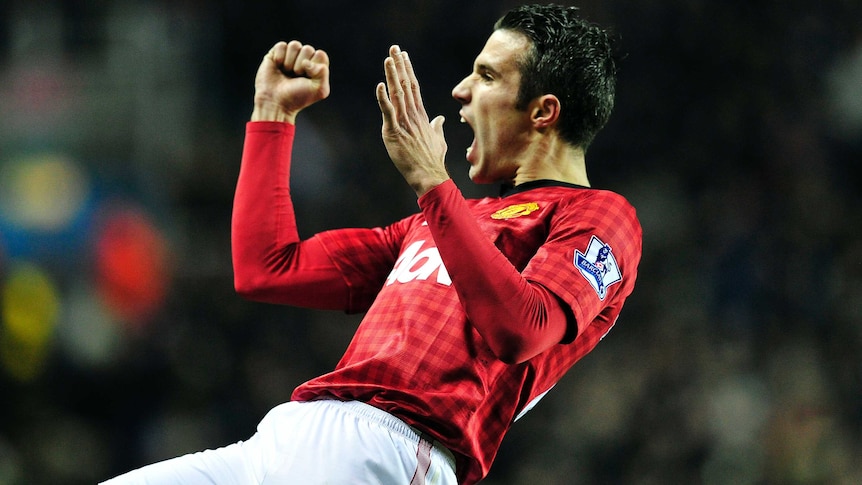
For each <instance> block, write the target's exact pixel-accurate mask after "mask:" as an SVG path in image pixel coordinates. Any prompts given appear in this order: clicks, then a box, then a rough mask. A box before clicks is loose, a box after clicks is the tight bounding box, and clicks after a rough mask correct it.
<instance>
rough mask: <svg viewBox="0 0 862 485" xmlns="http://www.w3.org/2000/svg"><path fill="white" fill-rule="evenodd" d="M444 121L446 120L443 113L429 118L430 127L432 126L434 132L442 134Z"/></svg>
mask: <svg viewBox="0 0 862 485" xmlns="http://www.w3.org/2000/svg"><path fill="white" fill-rule="evenodd" d="M444 122H446V118H445V117H444V116H443V115H439V116H437V117H436V118H434V119H433V120H431V128H433V129H434V131H435V132H437V133H439V134H440V135H442V134H443V123H444Z"/></svg>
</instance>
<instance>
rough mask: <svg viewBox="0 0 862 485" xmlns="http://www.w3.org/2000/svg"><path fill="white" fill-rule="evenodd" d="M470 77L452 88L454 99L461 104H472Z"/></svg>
mask: <svg viewBox="0 0 862 485" xmlns="http://www.w3.org/2000/svg"><path fill="white" fill-rule="evenodd" d="M469 80H470V76H467V77H465V78H464V79H462V80H461V82H459V83H458V84H456V85H455V87H454V88H452V97H453V98H455V100H457V101H458V102H459V103H461V104H467V103H468V102H470V86H469V82H470V81H469Z"/></svg>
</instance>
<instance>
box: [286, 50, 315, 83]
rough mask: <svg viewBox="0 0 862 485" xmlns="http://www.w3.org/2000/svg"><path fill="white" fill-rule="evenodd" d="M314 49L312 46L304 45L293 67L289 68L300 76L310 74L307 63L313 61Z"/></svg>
mask: <svg viewBox="0 0 862 485" xmlns="http://www.w3.org/2000/svg"><path fill="white" fill-rule="evenodd" d="M314 52H315V51H314V47H312V46H310V45H304V46H302V47H300V48H299V52H298V53H297V54H296V60H295V61H294V62H293V66H289V68H290V70H292V71H293V72H294V73H296V74H297V75H299V76H305V75H307V74H308V73H307V72H306V70H305V68H306V63H307V62H310V61H311V58H312V56H314Z"/></svg>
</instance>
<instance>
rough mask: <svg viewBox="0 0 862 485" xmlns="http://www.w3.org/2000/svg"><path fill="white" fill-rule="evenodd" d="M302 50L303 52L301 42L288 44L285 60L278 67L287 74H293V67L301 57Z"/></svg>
mask: <svg viewBox="0 0 862 485" xmlns="http://www.w3.org/2000/svg"><path fill="white" fill-rule="evenodd" d="M300 50H302V43H301V42H299V41H298V40H292V41H290V42H288V43H287V49H286V50H285V54H284V60H283V61H282V63H281V64H280V65H279V66H278V67H279V68H280V69H282V70H283V71H285V72H293V66H294V65H295V64H296V58H297V56H298V55H299V51H300Z"/></svg>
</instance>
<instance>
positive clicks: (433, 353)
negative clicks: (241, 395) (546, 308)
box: [233, 123, 641, 483]
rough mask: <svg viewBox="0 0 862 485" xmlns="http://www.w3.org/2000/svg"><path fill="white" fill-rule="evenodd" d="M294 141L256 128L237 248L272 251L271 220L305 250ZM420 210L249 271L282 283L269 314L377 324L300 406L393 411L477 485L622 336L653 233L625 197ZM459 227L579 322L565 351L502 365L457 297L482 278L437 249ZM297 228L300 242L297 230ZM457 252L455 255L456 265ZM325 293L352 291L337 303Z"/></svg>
mask: <svg viewBox="0 0 862 485" xmlns="http://www.w3.org/2000/svg"><path fill="white" fill-rule="evenodd" d="M292 136H293V128H292V126H290V125H283V124H275V123H250V124H249V126H248V129H247V137H246V145H245V149H244V150H245V151H244V155H243V168H242V170H241V175H240V182H239V183H238V188H237V202H236V203H235V204H236V205H235V213H234V234H233V240H234V244H235V245H236V244H244V243H243V242H242V240H243V239H245V240H246V241H248V239H247V238H249V237H254V238H260V237H269V236H268V235H267V234H268V232H267V231H268V229H266V227H267V226H266V225H264V226H261V225H260V224H250V223H244V222H242V219H244V218H247V217H255V218H257V217H262V216H263V217H266V218H268V219H270V220H272V221H273V222H272V224H271V226H270V227H271V229H270V230H271V232H272V233H273V234H274V235H275V236H276V237H274V238H273V239H274V240H275V241H276V242H274V244H276V245H278V244H294V243H296V241H291V239H295V238H296V236H294V235H292V234H293V233H295V220H294V219H293V215H292V204H291V203H290V201H289V190H288V189H287V183H288V182H287V180H288V170H287V167H288V166H289V161H290V160H289V159H290V143H291V142H292ZM252 171H254V172H265V173H267V174H269V176H268V177H263V176H253V175H251V172H252ZM273 174H278V175H277V176H273ZM244 177H245V179H244ZM262 185H263V187H262ZM243 187H245V189H243ZM267 193H271V194H273V195H272V198H269V197H267V196H266V195H265V194H267ZM261 194H264V195H263V196H261ZM246 199H254V200H246ZM419 202H420V207H421V208H422V212H420V213H418V214H416V215H413V216H411V217H407V218H405V219H403V220H401V221H398V222H396V223H394V224H392V225H390V226H387V227H383V228H372V229H338V230H333V231H327V232H323V233H320V234H317V235H315V236H314V237H312V238H310V239H309V240H308V241H303V242H302V243H299V244H298V247H304V248H306V249H307V250H306V249H303V250H295V251H291V255H290V257H291V258H295V259H291V262H290V264H283V263H281V262H279V261H277V260H276V261H273V256H266V257H265V258H263V257H262V258H261V259H267V261H266V262H265V264H261V265H260V267H258V268H252V269H249V268H239V270H242V271H255V272H258V273H260V274H259V275H256V277H257V278H259V279H263V280H266V279H270V280H272V282H271V287H272V292H271V295H270V296H269V297H268V298H267V299H268V300H270V301H279V302H282V303H290V304H299V305H306V306H314V307H320V308H341V309H343V310H345V311H352V312H366V313H365V316H364V318H363V319H362V322H361V323H360V325H359V327H358V329H357V331H356V334H355V336H354V338H353V340H352V341H351V343H350V345H349V346H348V348H347V350H346V352H345V354H344V356H343V358H342V359H341V361H340V362H339V363H338V365H337V366H336V368H335V370H333V371H332V372H330V373H328V374H325V375H323V376H320V377H318V378H315V379H312V380H310V381H308V382H306V383H304V384H302V385H300V386H299V387H298V388H297V389H296V390H295V391H294V393H293V399H295V400H312V399H320V398H335V399H341V400H359V401H363V402H366V403H369V404H371V405H373V406H376V407H378V408H380V409H383V410H386V411H388V412H390V413H391V414H393V415H395V416H397V417H398V418H400V419H402V420H404V421H405V422H407V423H408V424H410V425H411V426H413V427H415V428H417V429H419V430H421V431H423V432H426V433H428V434H429V435H431V436H433V437H434V438H436V439H437V440H439V441H440V442H441V443H443V444H444V445H445V446H446V447H448V448H449V449H450V450H451V451H452V452H453V453H455V455H456V457H457V459H458V469H457V474H458V476H459V480H461V481H462V482H463V483H475V482H476V481H478V480H480V479H481V478H482V477H484V476H485V475H487V473H488V470H489V469H490V466H491V462H492V461H493V459H494V456H495V455H496V453H497V450H498V449H499V446H500V442H501V441H502V438H503V435H504V434H505V432H506V430H507V429H508V428H509V426H510V425H511V424H512V423H513V422H514V420H515V419H516V418H517V417H519V415H520V414H521V413H523V412H525V411H526V410H527V409H529V407H531V406H532V404H534V403H535V401H537V400H538V399H539V398H541V397H542V396H543V395H544V393H546V392H547V391H548V390H549V389H550V388H551V387H553V385H554V384H555V383H556V382H557V381H558V380H559V379H560V378H561V377H562V376H563V374H564V373H565V372H566V371H567V370H568V369H569V368H570V367H571V366H572V365H573V364H574V363H575V362H577V361H578V359H580V358H581V357H583V356H584V355H585V354H586V353H587V352H589V351H590V350H592V349H593V348H594V347H595V346H596V344H597V343H598V342H599V340H601V338H602V337H604V335H605V334H607V332H608V331H609V330H610V329H611V327H612V326H613V324H614V323H615V321H616V319H617V317H618V315H619V313H620V310H621V309H622V306H623V303H624V301H625V299H626V298H627V297H628V295H629V294H630V293H631V292H632V289H633V287H634V282H635V278H636V274H637V265H638V263H639V260H640V256H641V228H640V225H639V223H638V221H637V218H636V215H635V210H634V209H633V208H632V206H631V205H630V204H629V203H628V202H626V201H625V199H624V198H623V197H621V196H619V195H617V194H615V193H612V192H609V191H604V190H597V189H591V188H585V187H579V186H574V185H570V184H563V183H560V182H552V181H537V182H530V183H526V184H521V185H519V186H517V187H515V188H513V189H512V190H510V191H509V192H508V193H506V194H505V195H503V196H501V197H493V198H483V199H477V200H466V201H465V200H464V199H463V198H462V197H461V195H460V193H459V192H458V190H457V188H456V187H455V186H454V184H452V183H451V182H447V183H446V184H444V185H442V186H440V187H437V188H435V189H434V190H432V191H430V192H429V193H428V194H425V195H424V196H423V197H422V198H421V199H420V201H419ZM255 207H256V208H257V209H255ZM267 211H268V212H267ZM285 212H287V213H285ZM458 217H468V218H470V219H472V220H473V221H475V222H476V223H477V224H478V226H479V228H480V229H481V231H482V232H483V233H484V234H485V235H486V236H487V239H488V240H489V241H492V242H493V245H489V248H490V249H489V250H492V251H493V250H498V251H499V252H501V253H502V254H503V255H504V256H505V258H506V259H507V260H508V261H509V262H510V263H511V264H512V265H513V266H514V268H515V269H516V270H517V271H518V272H520V274H521V276H522V277H523V278H525V279H526V280H527V281H529V282H530V283H532V284H537V285H541V286H543V287H544V288H546V289H547V290H550V291H551V292H552V293H553V294H554V295H556V297H557V298H558V299H559V300H560V301H561V302H563V303H564V305H565V306H567V307H568V308H569V309H570V314H569V315H570V324H569V325H570V329H569V332H568V335H567V337H566V338H565V339H564V340H563V341H562V342H561V343H559V344H556V345H553V346H552V347H551V348H550V349H548V350H546V351H544V352H542V353H540V354H538V355H536V356H535V357H532V358H531V359H529V360H527V361H526V362H523V363H520V364H507V363H504V362H503V361H501V360H499V359H498V358H497V357H496V356H495V355H494V353H493V352H492V351H491V349H490V348H489V346H488V345H487V344H486V343H485V340H484V339H483V338H482V336H481V335H480V333H479V332H478V331H477V330H476V328H475V327H474V326H473V325H472V324H471V321H470V319H469V318H468V316H467V313H466V312H465V309H464V305H462V303H461V301H460V299H459V295H458V293H457V292H456V288H455V287H456V285H457V284H459V282H460V283H461V284H468V282H469V280H467V279H466V278H454V279H455V281H453V276H454V275H456V273H458V274H464V273H470V272H471V271H473V270H476V268H469V267H466V268H464V267H462V266H467V263H469V261H468V262H467V263H465V262H463V261H462V262H458V265H459V268H457V269H456V268H451V267H447V263H450V262H452V260H455V259H456V258H447V261H445V262H444V258H443V256H441V250H438V245H437V244H436V243H435V240H434V237H433V236H432V227H433V228H435V229H436V230H437V231H438V232H437V234H438V236H439V235H440V234H447V233H446V232H445V231H446V229H445V226H447V225H448V221H447V220H446V219H448V218H458ZM286 221H287V222H286ZM291 221H293V222H292V223H293V224H294V228H293V229H289V228H288V229H286V227H287V226H289V225H290V223H291ZM441 227H444V229H440V228H441ZM441 231H442V232H441ZM446 237H449V236H448V235H447V236H446ZM452 237H457V234H452ZM456 243H457V242H456ZM261 246H262V247H264V246H266V247H272V245H271V244H269V243H266V244H261ZM451 247H452V243H451V242H450V243H449V249H448V250H447V251H450V252H449V254H451V251H452V249H451ZM494 248H496V249H494ZM294 252H295V253H296V254H295V255H294V254H293V253H294ZM303 252H304V253H305V254H304V255H303ZM442 252H443V254H444V255H445V254H447V253H446V251H442ZM271 253H272V254H275V255H278V254H282V255H284V254H286V253H284V252H279V251H272V252H271ZM284 257H285V258H287V256H284ZM275 258H276V259H278V256H275ZM452 264H454V263H452ZM236 265H237V262H236V261H235V266H236ZM484 270H485V274H487V273H488V271H495V270H496V269H494V268H490V269H489V268H484ZM450 271H451V273H450ZM336 275H337V276H336ZM290 280H298V281H304V282H308V283H307V285H306V286H307V288H306V290H307V291H298V290H297V291H294V290H292V289H285V290H284V295H285V296H284V298H281V297H279V296H278V295H279V287H280V286H289V285H288V284H286V283H285V282H287V281H290ZM465 282H467V283H465ZM315 285H316V286H315ZM324 286H329V287H332V286H339V287H340V288H341V289H339V290H337V291H336V290H333V289H332V288H328V289H326V290H325V291H324V290H323V287H324ZM315 288H320V289H321V291H315ZM302 295H307V298H305V297H303V296H302ZM321 295H325V296H321ZM324 299H326V300H327V301H325V302H324V301H322V300H324ZM506 317H507V315H496V316H494V318H498V319H505V318H506ZM501 321H502V320H501ZM514 323H517V322H514Z"/></svg>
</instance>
